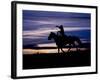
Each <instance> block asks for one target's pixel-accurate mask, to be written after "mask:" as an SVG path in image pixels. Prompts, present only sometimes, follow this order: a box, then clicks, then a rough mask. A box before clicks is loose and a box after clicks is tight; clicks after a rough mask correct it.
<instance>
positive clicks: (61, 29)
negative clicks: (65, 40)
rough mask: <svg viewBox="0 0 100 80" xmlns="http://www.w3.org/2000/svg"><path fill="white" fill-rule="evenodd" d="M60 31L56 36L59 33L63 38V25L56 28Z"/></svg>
mask: <svg viewBox="0 0 100 80" xmlns="http://www.w3.org/2000/svg"><path fill="white" fill-rule="evenodd" d="M56 27H58V28H59V29H60V31H58V32H57V35H59V33H60V36H62V37H64V36H65V34H64V28H63V25H60V26H56Z"/></svg>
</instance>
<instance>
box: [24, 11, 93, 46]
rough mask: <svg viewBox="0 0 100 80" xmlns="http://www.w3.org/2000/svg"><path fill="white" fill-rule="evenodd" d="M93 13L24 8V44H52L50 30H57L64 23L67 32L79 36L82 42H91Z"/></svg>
mask: <svg viewBox="0 0 100 80" xmlns="http://www.w3.org/2000/svg"><path fill="white" fill-rule="evenodd" d="M90 21H91V15H90V14H89V13H71V12H52V11H34V10H23V45H28V44H33V45H34V46H38V45H40V44H42V45H43V44H44V45H46V44H47V45H48V44H49V45H50V44H51V43H54V42H53V40H52V41H50V40H48V36H49V34H50V32H55V33H56V32H57V31H58V30H59V29H57V27H56V26H57V25H58V26H59V25H63V26H64V30H65V34H66V35H71V36H78V37H79V38H80V39H81V41H82V42H87V41H88V42H90V29H91V28H90V27H91V25H90V24H91V23H90Z"/></svg>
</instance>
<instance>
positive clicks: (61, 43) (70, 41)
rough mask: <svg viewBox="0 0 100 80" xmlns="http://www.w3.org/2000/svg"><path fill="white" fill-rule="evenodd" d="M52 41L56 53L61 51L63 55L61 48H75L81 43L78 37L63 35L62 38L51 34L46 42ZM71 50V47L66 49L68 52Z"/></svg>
mask: <svg viewBox="0 0 100 80" xmlns="http://www.w3.org/2000/svg"><path fill="white" fill-rule="evenodd" d="M51 39H54V41H55V43H56V45H57V47H58V53H59V51H60V49H61V51H62V52H63V53H65V52H64V51H63V49H62V48H63V47H65V46H66V45H69V46H76V44H77V45H81V41H80V39H79V38H78V37H76V36H67V35H65V36H64V37H60V36H58V35H56V34H55V33H53V32H51V33H50V35H49V36H48V40H51ZM70 49H71V47H70V48H69V49H68V51H69V50H70ZM76 49H77V50H78V47H76Z"/></svg>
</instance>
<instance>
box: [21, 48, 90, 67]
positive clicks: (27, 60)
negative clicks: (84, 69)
mask: <svg viewBox="0 0 100 80" xmlns="http://www.w3.org/2000/svg"><path fill="white" fill-rule="evenodd" d="M90 53H91V52H90V50H89V49H88V50H85V51H71V52H67V53H59V54H58V53H56V54H55V53H51V54H32V55H26V54H24V55H23V69H39V68H57V67H79V66H90V65H91V64H90V63H91V61H90V60H91V57H90V56H91V55H90Z"/></svg>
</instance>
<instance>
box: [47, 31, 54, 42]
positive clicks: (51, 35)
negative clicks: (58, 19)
mask: <svg viewBox="0 0 100 80" xmlns="http://www.w3.org/2000/svg"><path fill="white" fill-rule="evenodd" d="M53 35H54V33H53V32H51V33H50V34H49V36H48V40H51V39H52V38H53Z"/></svg>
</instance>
